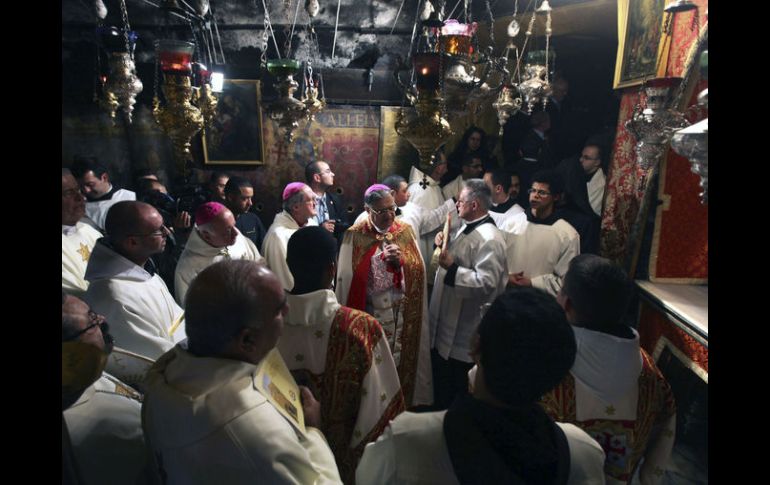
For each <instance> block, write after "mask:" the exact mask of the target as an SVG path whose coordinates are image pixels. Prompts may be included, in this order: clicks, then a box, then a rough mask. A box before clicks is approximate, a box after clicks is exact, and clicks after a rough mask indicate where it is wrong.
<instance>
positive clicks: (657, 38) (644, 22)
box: [612, 0, 670, 89]
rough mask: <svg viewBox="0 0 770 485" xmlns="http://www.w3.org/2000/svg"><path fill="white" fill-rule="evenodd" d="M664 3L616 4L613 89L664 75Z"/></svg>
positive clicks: (639, 0) (649, 0)
mask: <svg viewBox="0 0 770 485" xmlns="http://www.w3.org/2000/svg"><path fill="white" fill-rule="evenodd" d="M665 4H666V1H665V0H633V1H632V0H618V55H617V60H616V62H615V81H614V83H613V85H612V87H613V89H619V88H625V87H628V86H635V85H638V84H641V83H643V82H644V81H645V80H647V79H650V78H654V77H658V76H663V75H665V69H666V62H663V61H665V59H666V57H668V50H669V47H670V44H669V42H667V36H666V35H664V27H665V20H666V14H665V13H664V11H663V8H664V7H665Z"/></svg>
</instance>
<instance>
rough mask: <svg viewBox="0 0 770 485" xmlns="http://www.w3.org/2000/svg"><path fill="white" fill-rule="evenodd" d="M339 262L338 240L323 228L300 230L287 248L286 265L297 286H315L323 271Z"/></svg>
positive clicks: (312, 227)
mask: <svg viewBox="0 0 770 485" xmlns="http://www.w3.org/2000/svg"><path fill="white" fill-rule="evenodd" d="M336 261H337V239H336V238H335V237H334V236H333V235H332V233H330V232H329V231H327V230H326V229H324V228H323V227H321V226H305V227H301V228H299V229H298V230H297V231H296V232H295V233H294V234H292V235H291V237H290V238H289V242H288V244H287V246H286V264H287V265H288V266H289V271H291V274H292V275H293V276H294V282H295V286H300V282H301V283H302V286H308V284H309V285H310V286H315V285H318V284H319V283H320V282H321V281H320V280H321V276H322V275H323V271H324V270H326V269H327V268H328V267H329V264H330V263H335V262H336Z"/></svg>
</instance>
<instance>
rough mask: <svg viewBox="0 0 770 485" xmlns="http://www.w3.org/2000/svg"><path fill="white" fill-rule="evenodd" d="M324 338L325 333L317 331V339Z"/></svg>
mask: <svg viewBox="0 0 770 485" xmlns="http://www.w3.org/2000/svg"><path fill="white" fill-rule="evenodd" d="M323 336H324V331H323V330H316V332H315V337H316V338H323Z"/></svg>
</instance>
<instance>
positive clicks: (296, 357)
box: [294, 354, 305, 362]
mask: <svg viewBox="0 0 770 485" xmlns="http://www.w3.org/2000/svg"><path fill="white" fill-rule="evenodd" d="M294 360H296V361H297V362H302V361H303V360H305V356H304V355H302V354H297V355H295V356H294Z"/></svg>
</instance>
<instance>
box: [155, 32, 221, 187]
mask: <svg viewBox="0 0 770 485" xmlns="http://www.w3.org/2000/svg"><path fill="white" fill-rule="evenodd" d="M194 49H195V44H193V43H192V42H183V41H176V40H160V41H158V42H157V44H156V54H157V63H158V64H159V66H160V71H161V73H162V74H161V75H162V77H163V88H162V89H163V97H164V98H165V101H166V102H165V105H163V106H162V105H161V103H160V98H159V97H158V89H157V84H158V77H157V76H158V75H157V72H156V77H155V96H154V97H153V100H152V113H153V115H154V116H155V121H156V122H157V123H158V124H159V125H160V127H161V129H162V130H163V132H164V133H166V135H168V136H169V138H171V142H172V144H173V147H174V159H175V160H176V162H177V169H178V170H179V173H181V174H182V175H183V176H184V175H185V174H186V171H187V161H188V160H190V159H191V158H192V155H191V154H190V140H191V139H192V137H193V136H194V135H195V134H196V133H198V132H199V131H200V130H201V128H203V125H204V117H203V114H202V113H201V110H200V109H199V108H198V107H196V106H195V105H193V104H192V101H193V100H194V99H195V98H196V97H197V96H194V95H193V86H192V82H191V78H192V74H193V71H192V55H193V51H194ZM206 96H207V97H208V96H209V94H207V95H206ZM206 109H207V112H208V113H207V114H209V116H213V114H212V111H211V110H210V104H209V106H207V108H206Z"/></svg>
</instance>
